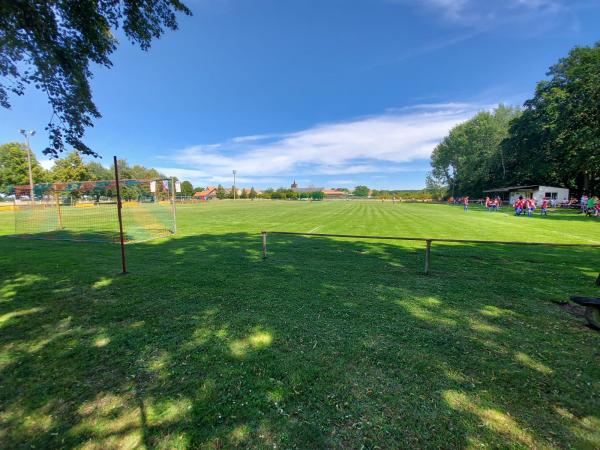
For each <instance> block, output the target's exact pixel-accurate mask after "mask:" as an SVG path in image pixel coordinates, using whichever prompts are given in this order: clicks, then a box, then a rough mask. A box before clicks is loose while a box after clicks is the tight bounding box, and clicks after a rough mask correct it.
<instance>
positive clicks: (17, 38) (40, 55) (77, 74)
mask: <svg viewBox="0 0 600 450" xmlns="http://www.w3.org/2000/svg"><path fill="white" fill-rule="evenodd" d="M178 12H180V13H184V14H187V15H190V14H191V12H190V10H189V9H188V8H187V7H186V6H185V5H184V4H183V3H181V2H180V1H179V0H99V1H90V0H46V1H37V0H10V1H0V75H1V76H2V79H0V105H2V106H3V107H5V108H9V107H10V101H9V94H10V93H13V94H16V95H23V93H24V92H25V87H26V85H28V84H33V85H34V86H35V87H36V88H38V89H40V90H42V91H44V92H45V93H46V95H47V96H48V100H49V103H50V105H51V107H52V110H53V114H52V118H51V119H50V121H49V123H48V126H47V130H48V132H49V136H50V145H49V146H48V147H47V148H46V150H45V151H44V152H45V153H47V154H50V155H53V156H57V155H58V153H60V152H62V151H64V150H65V144H67V145H69V146H72V147H74V148H75V149H76V150H78V151H80V152H82V153H84V154H89V155H94V156H95V155H96V152H94V150H92V149H91V148H89V147H88V146H87V145H85V144H84V143H83V141H82V139H83V136H84V133H85V129H86V128H87V127H91V126H93V119H96V118H99V117H101V115H100V112H99V111H98V109H97V108H96V105H95V104H94V102H93V100H92V93H91V89H90V84H89V81H90V78H91V77H92V72H91V70H90V63H95V64H99V65H102V66H105V67H110V66H111V65H112V63H111V61H110V59H109V56H110V55H111V54H112V52H114V51H115V49H116V46H117V43H118V42H117V40H116V38H115V36H114V34H113V30H116V29H119V28H122V30H123V32H124V33H125V35H126V36H127V38H128V39H129V40H131V41H132V42H133V43H137V44H139V45H140V47H141V48H142V49H143V50H147V49H148V48H149V47H150V44H151V42H152V40H153V39H155V38H159V37H160V36H161V35H162V34H163V32H164V30H165V28H167V29H171V30H175V29H177V20H176V13H178Z"/></svg>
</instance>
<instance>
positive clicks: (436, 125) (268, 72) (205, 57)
mask: <svg viewBox="0 0 600 450" xmlns="http://www.w3.org/2000/svg"><path fill="white" fill-rule="evenodd" d="M186 3H187V4H188V5H189V6H190V7H191V9H192V11H193V13H194V16H193V17H190V18H187V17H181V18H180V30H179V31H177V32H173V33H167V34H166V35H165V36H164V37H163V38H162V39H161V40H159V41H156V42H155V43H154V45H153V47H152V48H151V49H150V51H149V52H143V51H141V50H139V49H138V48H136V47H134V46H132V45H131V44H129V43H128V42H127V41H126V40H125V39H124V38H121V39H120V40H121V45H120V47H119V50H118V51H117V52H116V53H115V54H114V55H113V62H114V67H113V68H112V69H104V68H96V69H95V70H94V73H95V77H94V79H93V81H92V87H93V92H94V98H95V101H96V104H97V106H98V107H99V109H100V111H101V113H102V114H103V118H102V119H100V120H98V121H97V122H96V125H95V127H94V128H93V129H90V130H89V131H88V134H87V138H86V142H87V143H88V145H90V146H91V147H92V148H93V149H95V150H96V151H98V152H99V153H100V154H101V155H102V156H103V159H102V160H101V161H102V163H104V164H106V165H108V164H109V160H110V159H111V158H112V155H114V154H116V155H118V156H119V157H122V158H125V159H127V160H128V161H129V162H131V163H132V164H144V165H147V166H152V167H157V168H159V169H160V170H161V171H162V172H164V173H166V174H167V175H175V176H178V177H179V178H180V179H188V180H191V181H192V182H193V183H194V184H195V185H202V186H205V185H207V184H216V183H222V184H224V185H230V184H231V182H232V180H231V177H232V176H231V170H232V169H237V171H238V180H239V182H238V185H240V186H242V185H243V186H250V185H253V186H255V187H260V188H264V187H268V186H272V187H279V186H287V185H289V184H290V183H291V181H292V180H293V179H294V178H296V180H297V181H298V182H299V184H300V185H305V186H307V185H314V186H323V187H352V186H355V185H357V184H367V185H368V186H370V187H378V188H399V189H410V188H421V187H423V186H424V177H425V173H426V172H427V170H428V169H429V155H430V154H431V150H432V149H433V147H434V146H435V145H436V143H437V142H439V140H440V139H441V138H442V137H443V136H444V135H445V134H446V133H447V131H448V130H449V128H451V127H452V126H453V125H455V124H457V123H460V122H461V121H464V120H466V119H468V118H469V117H471V116H472V115H473V114H475V113H476V112H477V111H480V110H482V109H488V108H491V107H493V106H494V105H496V104H498V103H499V102H504V103H508V104H513V105H519V104H521V103H522V102H523V101H524V100H525V99H526V98H528V97H529V96H530V95H531V94H532V92H533V89H534V87H535V83H536V82H537V81H539V80H540V79H542V78H544V76H545V73H546V71H547V69H548V67H549V66H550V65H552V64H554V63H555V62H556V61H557V60H558V58H560V57H562V56H565V55H566V54H567V52H568V51H569V49H570V48H572V47H573V46H575V45H592V44H593V43H594V42H596V41H597V40H600V33H598V30H599V29H600V28H599V27H598V25H599V24H600V1H595V0H481V1H479V0H420V1H419V0H302V1H301V0H296V1H294V0H253V1H248V0H187V1H186ZM50 115H51V113H50V110H49V108H48V106H47V102H46V99H45V98H44V96H43V95H42V94H40V93H38V92H36V91H35V90H33V89H31V90H29V91H28V92H27V94H26V96H25V97H21V98H16V99H14V98H13V108H12V110H4V109H2V110H0V137H1V139H2V141H3V142H4V141H11V140H17V139H18V138H19V135H18V132H17V130H18V129H19V128H28V129H35V130H37V131H38V134H37V135H36V136H35V137H34V139H33V141H32V147H33V149H34V150H35V151H36V153H37V155H38V157H39V159H41V160H43V159H45V158H44V156H43V155H42V153H41V150H42V149H43V148H44V147H45V146H46V144H47V136H46V135H45V134H44V132H43V129H44V126H45V124H46V122H47V121H48V119H49V118H50ZM44 164H45V165H46V166H48V165H49V164H51V163H50V162H47V161H44Z"/></svg>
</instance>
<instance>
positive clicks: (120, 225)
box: [113, 156, 127, 275]
mask: <svg viewBox="0 0 600 450" xmlns="http://www.w3.org/2000/svg"><path fill="white" fill-rule="evenodd" d="M113 161H114V164H115V183H116V185H117V215H118V217H119V237H120V238H121V268H122V271H121V274H122V275H125V274H126V273H127V265H126V263H125V236H124V235H123V216H122V214H121V208H122V206H123V205H122V204H121V186H119V166H118V165H117V157H116V156H114V157H113Z"/></svg>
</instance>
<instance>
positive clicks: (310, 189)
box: [292, 187, 323, 192]
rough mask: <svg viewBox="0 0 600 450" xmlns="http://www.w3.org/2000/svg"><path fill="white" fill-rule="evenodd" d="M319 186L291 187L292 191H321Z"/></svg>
mask: <svg viewBox="0 0 600 450" xmlns="http://www.w3.org/2000/svg"><path fill="white" fill-rule="evenodd" d="M322 190H323V188H321V187H307V188H292V191H294V192H319V191H322Z"/></svg>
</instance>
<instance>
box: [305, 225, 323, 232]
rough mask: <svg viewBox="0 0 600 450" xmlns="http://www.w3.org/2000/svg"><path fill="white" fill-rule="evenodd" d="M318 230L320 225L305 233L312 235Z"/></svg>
mask: <svg viewBox="0 0 600 450" xmlns="http://www.w3.org/2000/svg"><path fill="white" fill-rule="evenodd" d="M319 228H321V225H319V226H318V227H314V228H313V229H312V230H308V231H307V233H314V232H315V231H317V230H318V229H319Z"/></svg>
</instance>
